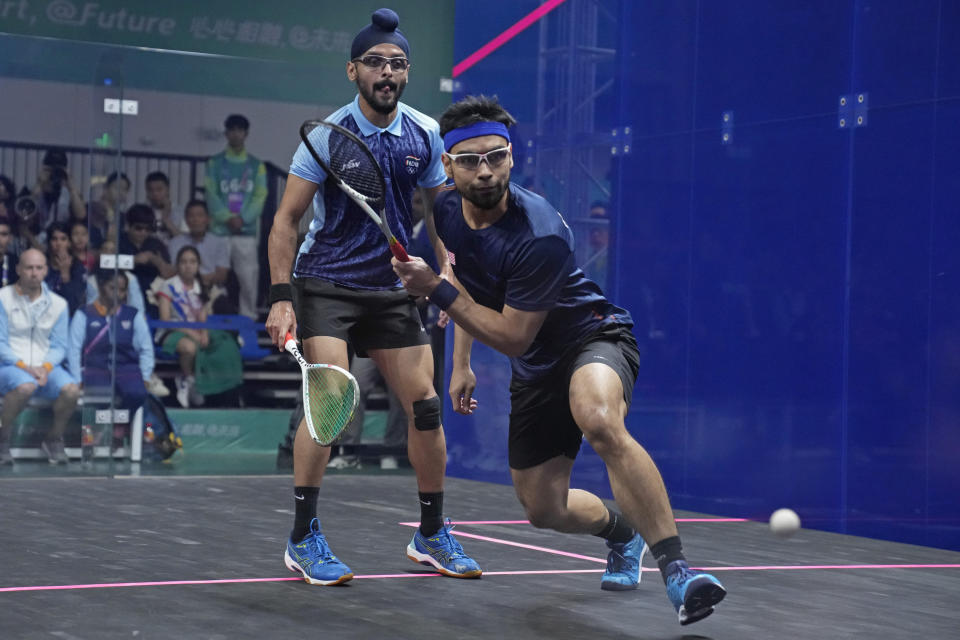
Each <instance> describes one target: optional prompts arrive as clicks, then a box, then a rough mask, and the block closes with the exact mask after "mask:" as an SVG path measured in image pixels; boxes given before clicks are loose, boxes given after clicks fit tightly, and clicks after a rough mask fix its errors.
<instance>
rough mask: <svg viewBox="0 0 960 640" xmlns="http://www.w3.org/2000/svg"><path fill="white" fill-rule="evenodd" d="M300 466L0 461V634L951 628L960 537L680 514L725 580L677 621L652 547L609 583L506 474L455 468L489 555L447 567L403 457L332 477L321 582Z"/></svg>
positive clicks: (958, 588) (954, 630)
mask: <svg viewBox="0 0 960 640" xmlns="http://www.w3.org/2000/svg"><path fill="white" fill-rule="evenodd" d="M290 485H291V478H290V477H289V476H282V475H265V476H253V477H251V476H247V477H240V476H208V477H200V476H178V477H163V476H146V477H114V478H85V477H67V478H52V477H51V478H36V477H33V478H30V477H24V478H18V477H10V478H6V479H5V480H4V481H3V483H2V485H0V539H2V541H3V542H2V544H0V638H4V639H10V640H12V639H21V638H23V639H32V638H61V639H68V640H72V639H88V638H89V639H112V638H135V639H151V638H187V639H192V638H210V639H220V638H222V639H230V640H243V639H247V638H305V637H316V638H487V637H496V638H551V639H553V640H558V639H563V638H589V639H596V638H625V637H630V638H646V639H654V638H686V639H694V638H714V639H717V640H720V639H731V640H733V639H736V640H750V639H753V638H765V639H769V638H811V639H814V638H815V639H818V640H824V639H827V638H861V637H862V638H917V637H924V636H925V637H930V638H956V637H960V612H958V607H957V605H956V602H957V600H958V596H960V553H956V552H950V551H943V550H938V549H931V548H924V547H916V546H910V545H904V544H897V543H890V542H883V541H877V540H870V539H865V538H856V537H851V536H843V535H838V534H832V533H824V532H818V531H809V530H802V531H801V532H800V533H798V534H797V535H796V536H794V537H793V538H791V539H789V540H787V541H781V540H778V539H776V538H774V537H773V536H771V535H770V533H769V532H768V530H767V528H766V525H765V524H763V523H757V522H746V521H740V520H736V519H725V518H715V517H711V516H709V515H703V514H691V513H681V512H678V513H677V517H678V520H679V522H680V524H679V526H680V533H681V536H682V537H683V540H684V546H685V550H686V552H687V556H688V558H689V559H690V561H691V564H692V565H693V566H697V567H707V568H709V569H710V570H711V571H712V572H714V574H715V575H717V576H718V577H719V578H720V579H721V580H722V581H723V583H724V585H725V586H726V588H727V590H728V592H729V595H728V597H727V599H726V600H725V601H724V602H723V603H722V604H721V606H720V607H719V608H718V610H717V612H716V613H715V614H714V615H713V616H711V617H710V618H707V619H706V620H703V621H701V622H698V623H696V624H693V625H690V626H686V627H681V626H680V625H679V624H678V622H677V619H676V615H675V613H674V612H673V608H672V607H671V606H670V604H669V602H668V601H667V598H666V593H665V590H664V586H663V582H662V580H661V579H660V576H659V573H658V572H657V571H656V568H655V563H654V562H653V560H652V559H651V558H649V556H648V557H647V558H646V559H645V561H644V564H645V567H644V574H643V580H642V582H641V584H640V587H639V589H637V590H636V591H631V592H620V593H617V592H606V591H601V590H600V586H599V585H600V574H601V573H602V571H603V568H604V558H605V552H606V547H605V546H604V545H603V541H602V540H600V539H598V538H594V537H592V536H572V535H565V534H560V533H554V532H550V531H540V530H536V529H534V528H532V527H531V526H530V525H529V524H527V523H526V522H525V521H524V515H523V512H522V510H521V509H520V507H519V505H518V503H517V501H516V499H515V497H514V495H513V490H512V488H510V487H507V486H502V485H495V484H487V483H480V482H473V481H467V480H459V479H450V480H449V481H448V486H447V492H446V499H445V504H446V509H445V511H446V513H447V515H448V516H450V517H451V518H453V520H454V521H455V522H457V523H458V524H457V527H456V529H455V533H456V534H457V535H458V536H459V539H460V541H461V543H462V544H463V546H464V548H465V549H466V551H467V552H468V553H469V554H470V555H472V556H473V557H474V558H475V559H476V560H477V561H478V562H479V563H480V565H481V566H482V567H483V569H484V575H483V577H482V578H481V579H479V580H457V579H452V578H445V577H441V576H439V575H437V574H435V573H433V572H432V571H430V570H429V569H427V568H426V567H421V566H420V565H417V564H414V563H413V562H411V561H410V560H408V559H407V558H406V556H405V553H404V549H405V546H406V544H407V542H408V541H409V539H410V536H411V535H412V533H413V526H414V521H415V520H416V519H417V515H418V510H417V499H416V489H415V480H414V478H413V476H412V475H410V474H402V475H375V474H374V475H366V474H336V475H329V476H328V477H327V478H326V479H325V481H324V488H323V491H322V493H321V504H320V508H321V512H322V514H323V516H322V517H323V523H324V530H325V533H326V535H327V538H328V540H329V541H330V543H331V546H332V548H333V550H334V552H335V553H337V554H338V555H339V556H340V558H341V559H343V560H344V561H345V562H346V563H347V564H349V565H350V566H351V568H352V569H353V570H354V573H355V574H356V578H355V579H354V580H353V581H352V582H350V583H348V584H346V585H343V586H338V587H312V586H309V585H307V584H306V583H304V582H302V581H300V580H299V579H297V578H295V577H294V574H292V573H290V572H288V571H287V569H286V568H285V567H284V565H283V560H282V556H283V548H284V541H285V537H286V535H287V534H288V532H289V528H290V524H291V520H292V504H291V503H292V499H291V486H290Z"/></svg>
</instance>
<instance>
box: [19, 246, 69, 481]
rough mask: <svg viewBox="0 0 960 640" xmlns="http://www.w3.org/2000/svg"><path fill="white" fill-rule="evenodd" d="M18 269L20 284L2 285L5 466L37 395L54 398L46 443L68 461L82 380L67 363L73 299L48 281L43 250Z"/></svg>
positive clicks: (54, 456)
mask: <svg viewBox="0 0 960 640" xmlns="http://www.w3.org/2000/svg"><path fill="white" fill-rule="evenodd" d="M17 274H18V275H19V280H18V281H17V283H16V284H11V285H7V286H6V287H3V288H2V289H0V395H2V396H3V410H2V413H0V425H2V428H0V465H5V464H6V465H8V464H12V463H13V459H12V458H11V457H10V438H11V435H12V431H13V425H14V423H15V421H16V419H17V416H18V415H19V414H20V412H21V411H23V408H24V407H25V406H26V405H27V401H28V400H30V398H31V397H32V396H33V395H37V396H38V397H41V398H48V399H50V400H53V401H54V404H53V426H52V428H51V429H50V431H49V433H48V434H47V437H46V439H44V441H43V443H42V445H41V446H42V448H43V450H44V452H45V453H46V454H47V457H48V458H49V460H50V463H51V464H66V463H67V454H66V452H65V450H64V446H63V432H64V429H66V426H67V421H68V420H69V419H70V416H71V415H73V411H74V409H75V408H76V406H77V398H78V397H79V396H80V388H79V386H78V385H77V381H76V380H74V379H73V377H72V376H71V375H70V374H69V373H67V371H66V370H65V369H64V368H63V366H62V362H63V359H64V356H65V355H66V351H67V323H68V317H69V313H68V311H67V301H66V300H64V299H63V298H61V297H60V296H58V295H57V294H55V293H53V292H51V291H50V289H49V288H48V287H47V286H46V284H45V283H44V281H43V279H44V278H45V277H46V275H47V258H46V256H44V255H43V253H41V252H40V251H37V250H36V249H28V250H27V251H25V252H24V253H23V254H22V255H21V256H20V262H19V264H18V265H17Z"/></svg>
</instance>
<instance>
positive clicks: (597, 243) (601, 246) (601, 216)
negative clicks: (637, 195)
mask: <svg viewBox="0 0 960 640" xmlns="http://www.w3.org/2000/svg"><path fill="white" fill-rule="evenodd" d="M589 220H590V227H589V229H590V230H589V232H588V234H589V235H588V241H589V247H590V254H589V256H588V257H587V259H586V262H585V264H584V265H583V270H584V272H585V273H586V276H587V277H588V278H590V279H591V280H593V281H594V282H596V283H597V284H598V285H600V288H601V289H603V290H606V288H607V279H608V277H609V255H610V253H609V251H608V247H609V246H610V219H609V218H608V217H607V203H606V202H601V201H599V200H597V201H595V202H592V203H590V218H589Z"/></svg>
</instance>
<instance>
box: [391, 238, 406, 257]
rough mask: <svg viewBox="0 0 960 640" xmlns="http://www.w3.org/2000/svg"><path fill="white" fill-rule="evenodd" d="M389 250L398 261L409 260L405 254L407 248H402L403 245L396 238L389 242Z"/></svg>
mask: <svg viewBox="0 0 960 640" xmlns="http://www.w3.org/2000/svg"><path fill="white" fill-rule="evenodd" d="M390 251H391V252H392V253H393V255H394V257H395V258H396V259H397V260H399V261H400V262H410V256H409V255H407V250H406V249H404V248H403V245H402V244H400V243H399V242H397V241H396V240H394V241H393V242H391V243H390Z"/></svg>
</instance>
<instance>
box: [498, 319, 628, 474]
mask: <svg viewBox="0 0 960 640" xmlns="http://www.w3.org/2000/svg"><path fill="white" fill-rule="evenodd" d="M593 362H599V363H602V364H605V365H607V366H608V367H610V368H611V369H613V370H614V371H615V372H616V373H617V375H618V376H619V377H620V382H621V384H622V386H623V399H624V400H625V401H626V403H627V406H628V407H629V406H630V402H631V400H632V399H633V385H634V384H635V383H636V381H637V373H638V372H639V370H640V352H639V349H638V348H637V340H636V338H634V337H633V333H632V332H631V331H630V328H629V327H625V326H623V325H613V326H608V327H604V328H602V329H601V330H600V331H598V332H597V333H595V334H593V335H591V336H590V337H589V338H587V339H586V340H585V341H584V342H582V343H581V344H580V346H579V347H577V348H575V349H573V351H572V352H571V353H570V354H569V355H567V356H565V357H564V358H563V360H561V361H560V363H558V366H557V367H556V368H555V369H554V371H553V373H552V374H551V375H548V376H546V377H544V378H541V379H539V380H536V381H535V382H524V381H517V380H513V381H511V382H510V444H509V459H510V468H511V469H529V468H530V467H535V466H537V465H538V464H542V463H544V462H546V461H547V460H550V459H551V458H555V457H557V456H560V455H562V456H566V457H568V458H570V459H571V460H572V459H575V458H576V457H577V453H578V452H579V451H580V444H581V442H582V441H583V433H582V432H581V431H580V427H578V426H577V423H576V422H575V421H574V419H573V414H572V413H571V412H570V379H571V378H572V377H573V373H574V372H575V371H576V370H577V369H579V368H580V367H582V366H584V365H586V364H590V363H593Z"/></svg>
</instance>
